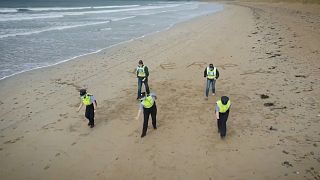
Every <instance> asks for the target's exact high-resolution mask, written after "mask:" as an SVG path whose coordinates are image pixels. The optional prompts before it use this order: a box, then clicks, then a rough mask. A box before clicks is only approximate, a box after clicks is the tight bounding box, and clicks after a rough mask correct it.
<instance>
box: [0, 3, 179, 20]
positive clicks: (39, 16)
mask: <svg viewBox="0 0 320 180" xmlns="http://www.w3.org/2000/svg"><path fill="white" fill-rule="evenodd" d="M177 6H179V4H173V5H163V6H142V7H140V6H138V7H134V8H125V9H108V10H96V11H79V12H48V13H45V14H29V13H20V14H18V15H17V14H15V15H12V14H2V15H0V21H2V22H3V21H21V20H33V19H49V18H62V17H64V16H81V15H86V14H101V13H116V12H127V11H141V10H154V9H162V8H173V7H177Z"/></svg>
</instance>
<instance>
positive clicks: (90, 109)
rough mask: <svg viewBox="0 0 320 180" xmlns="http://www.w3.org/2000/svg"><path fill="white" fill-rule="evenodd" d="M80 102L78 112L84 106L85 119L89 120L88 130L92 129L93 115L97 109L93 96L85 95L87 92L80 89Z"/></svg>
mask: <svg viewBox="0 0 320 180" xmlns="http://www.w3.org/2000/svg"><path fill="white" fill-rule="evenodd" d="M80 98H81V102H80V105H79V108H78V112H79V111H80V109H81V108H82V106H83V105H85V106H86V113H85V117H86V118H87V119H88V120H89V123H88V126H90V128H93V127H94V113H95V111H96V109H97V101H96V100H95V99H94V97H93V95H91V94H89V93H87V90H85V89H80Z"/></svg>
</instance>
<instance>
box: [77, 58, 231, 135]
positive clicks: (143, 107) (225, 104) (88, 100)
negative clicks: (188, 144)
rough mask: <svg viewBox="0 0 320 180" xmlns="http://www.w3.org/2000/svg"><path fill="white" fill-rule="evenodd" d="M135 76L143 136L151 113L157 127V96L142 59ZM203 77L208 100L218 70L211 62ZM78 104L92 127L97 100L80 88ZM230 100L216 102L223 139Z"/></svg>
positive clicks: (222, 99)
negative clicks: (151, 86) (153, 91)
mask: <svg viewBox="0 0 320 180" xmlns="http://www.w3.org/2000/svg"><path fill="white" fill-rule="evenodd" d="M136 76H137V79H138V93H137V100H139V101H140V104H139V111H138V114H137V116H136V118H135V119H137V120H138V119H139V117H140V114H141V112H142V111H143V119H144V120H143V128H142V134H141V138H143V137H145V136H146V134H147V129H148V121H149V117H150V115H151V119H152V125H153V128H154V129H157V120H156V119H157V106H156V102H155V100H156V99H157V96H156V94H155V93H150V88H149V84H148V78H149V69H148V67H147V66H145V65H144V64H143V61H142V60H139V62H138V66H137V68H136ZM204 77H205V78H206V81H207V85H206V90H205V96H206V97H205V99H206V100H208V96H209V90H210V87H211V88H212V95H213V96H214V95H215V84H216V80H217V79H218V78H219V71H218V69H217V68H216V67H214V66H213V64H209V66H208V67H206V69H205V70H204ZM143 84H144V86H145V91H146V92H141V89H142V85H143ZM80 99H81V102H80V105H79V108H78V112H79V111H80V109H81V108H82V107H83V105H85V106H86V111H85V117H86V118H87V119H88V120H89V123H88V126H90V127H91V128H93V127H94V113H95V110H96V108H97V101H96V100H95V98H94V96H93V95H92V94H89V93H87V91H86V89H80ZM230 106H231V102H230V99H229V97H227V96H222V97H221V98H220V99H219V100H218V101H217V102H216V108H215V116H216V119H217V127H218V132H219V133H220V137H221V138H222V139H223V138H225V136H226V132H227V126H226V123H227V120H228V116H229V112H230Z"/></svg>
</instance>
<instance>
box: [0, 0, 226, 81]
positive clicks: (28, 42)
mask: <svg viewBox="0 0 320 180" xmlns="http://www.w3.org/2000/svg"><path fill="white" fill-rule="evenodd" d="M222 9H223V6H222V5H218V4H212V3H202V2H197V1H151V0H149V1H144V0H140V1H137V0H136V1H128V0H126V1H124V0H117V1H114V0H113V1H111V0H1V3H0V80H1V79H4V78H6V77H10V76H12V75H15V74H18V73H22V72H25V71H30V70H33V69H37V68H42V67H47V66H51V65H55V64H59V63H62V62H65V61H68V60H71V59H73V58H75V57H78V56H81V55H85V54H90V53H94V52H98V51H99V50H101V49H105V48H108V47H110V46H114V45H116V44H119V43H121V42H126V41H129V40H132V39H135V38H139V37H142V36H145V35H148V34H151V33H154V32H158V31H161V30H164V29H167V28H170V27H171V26H172V25H174V24H176V23H179V22H182V21H186V20H189V19H191V18H194V17H197V16H201V15H206V14H210V13H214V12H217V11H220V10H222Z"/></svg>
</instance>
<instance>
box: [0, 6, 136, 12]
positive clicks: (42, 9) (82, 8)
mask: <svg viewBox="0 0 320 180" xmlns="http://www.w3.org/2000/svg"><path fill="white" fill-rule="evenodd" d="M138 6H140V5H123V6H95V7H90V6H87V7H50V8H49V7H48V8H0V13H14V12H19V10H20V11H21V10H24V11H35V12H37V11H69V10H84V9H93V10H94V9H113V8H132V7H138Z"/></svg>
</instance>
